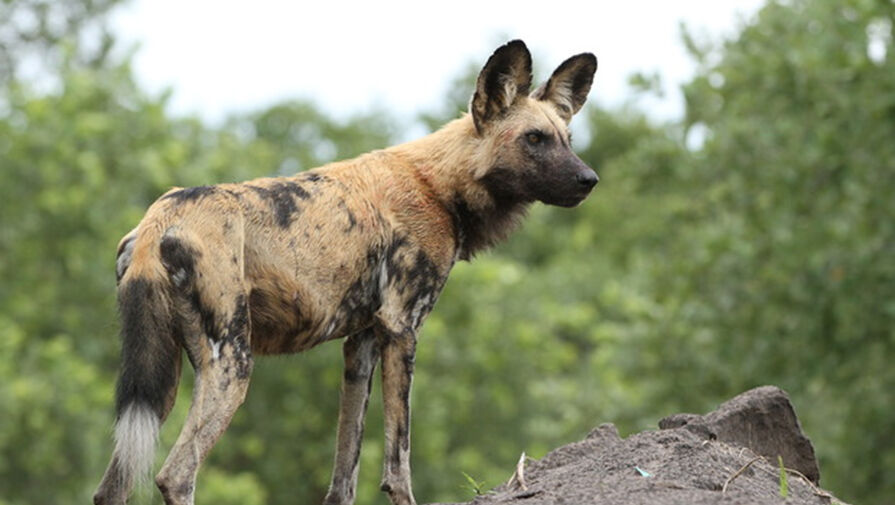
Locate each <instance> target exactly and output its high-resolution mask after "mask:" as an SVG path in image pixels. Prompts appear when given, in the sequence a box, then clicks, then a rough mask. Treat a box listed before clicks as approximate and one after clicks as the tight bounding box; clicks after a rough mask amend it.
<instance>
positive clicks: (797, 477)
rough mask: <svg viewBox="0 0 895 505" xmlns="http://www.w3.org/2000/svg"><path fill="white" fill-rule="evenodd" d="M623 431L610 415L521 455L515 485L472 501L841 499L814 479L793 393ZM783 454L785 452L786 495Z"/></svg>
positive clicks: (819, 504)
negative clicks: (575, 437)
mask: <svg viewBox="0 0 895 505" xmlns="http://www.w3.org/2000/svg"><path fill="white" fill-rule="evenodd" d="M659 426H660V428H661V429H660V430H658V431H645V432H642V433H638V434H636V435H631V436H629V437H628V438H626V439H622V438H620V437H619V435H618V431H617V430H616V429H615V426H613V425H611V424H604V425H602V426H600V427H598V428H596V429H594V430H593V431H592V432H591V433H590V434H588V436H587V438H585V439H584V440H582V441H580V442H575V443H573V444H569V445H566V446H563V447H560V448H558V449H556V450H554V451H552V452H550V453H549V454H547V455H546V456H544V457H543V458H542V459H540V460H537V461H532V462H528V463H524V462H523V463H521V464H520V467H519V468H517V471H516V474H515V475H514V476H513V477H512V478H511V479H510V482H509V483H508V484H505V485H502V486H498V487H497V488H495V489H494V490H492V491H491V492H489V493H488V494H485V495H483V496H479V497H477V498H476V499H475V500H473V501H472V502H469V504H470V505H472V504H475V505H486V504H489V505H490V504H504V503H508V504H509V503H511V504H514V505H515V504H518V505H542V504H543V505H547V504H550V505H553V504H569V505H577V504H607V505H608V504H611V505H627V504H659V505H661V504H694V505H699V504H722V503H723V504H778V503H779V504H787V505H801V504H805V505H808V504H811V505H828V504H831V503H843V502H842V501H841V500H838V499H836V498H834V497H833V496H832V495H831V494H830V493H827V492H826V491H823V490H822V489H820V488H818V487H817V482H818V481H819V480H820V471H819V470H818V466H817V460H816V459H815V457H814V449H813V447H812V446H811V442H810V441H809V440H808V438H807V437H805V435H804V433H803V432H802V429H801V426H800V425H799V421H798V418H797V417H796V414H795V410H794V409H793V407H792V404H791V403H790V401H789V397H788V396H787V395H786V393H785V392H784V391H782V390H780V389H778V388H776V387H770V386H765V387H761V388H756V389H753V390H750V391H747V392H745V393H743V394H741V395H739V396H737V397H735V398H733V399H732V400H730V401H728V402H725V403H724V404H722V405H721V407H720V408H719V409H718V410H716V411H714V412H711V413H709V414H706V415H704V416H700V415H696V414H677V415H674V416H670V417H667V418H665V419H663V420H662V421H660V423H659ZM778 456H780V457H781V458H782V459H783V465H784V467H785V468H786V469H787V470H786V472H785V487H786V497H784V496H783V493H782V490H781V487H782V485H781V481H784V479H781V470H780V466H779V464H778Z"/></svg>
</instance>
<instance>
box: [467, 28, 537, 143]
mask: <svg viewBox="0 0 895 505" xmlns="http://www.w3.org/2000/svg"><path fill="white" fill-rule="evenodd" d="M530 88H531V53H529V52H528V48H527V47H525V43H524V42H522V41H521V40H513V41H510V42H507V43H506V44H504V45H502V46H500V47H498V48H497V50H496V51H494V54H492V55H491V57H490V58H488V63H485V66H484V68H482V71H481V72H480V73H479V78H478V80H477V81H476V83H475V93H474V94H473V95H472V101H471V102H470V103H469V112H470V113H471V114H472V120H473V122H474V123H475V129H476V131H478V132H479V133H482V131H483V130H484V128H485V126H486V125H487V123H488V122H489V121H491V120H493V119H496V118H498V117H500V116H502V115H503V114H504V113H505V112H506V111H507V109H509V108H510V106H511V105H513V103H514V102H515V101H516V98H519V97H524V96H526V95H528V90H529V89H530Z"/></svg>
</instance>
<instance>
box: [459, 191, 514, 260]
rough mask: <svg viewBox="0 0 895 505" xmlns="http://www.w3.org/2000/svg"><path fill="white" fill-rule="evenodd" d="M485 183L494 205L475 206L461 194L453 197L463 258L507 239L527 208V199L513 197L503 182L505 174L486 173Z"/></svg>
mask: <svg viewBox="0 0 895 505" xmlns="http://www.w3.org/2000/svg"><path fill="white" fill-rule="evenodd" d="M483 182H484V183H485V187H486V188H487V189H488V191H489V193H490V195H491V199H492V204H491V205H489V206H487V207H485V208H483V209H473V208H472V207H470V205H469V203H468V202H467V201H466V200H464V199H463V198H462V197H460V196H459V195H457V196H455V197H454V200H453V202H452V205H451V216H452V218H453V221H454V230H455V233H456V242H457V244H458V247H460V259H461V260H464V261H469V260H470V259H472V258H473V257H474V256H475V255H476V253H478V252H479V251H482V250H485V249H487V248H489V247H491V246H493V245H494V244H496V243H498V242H500V241H501V240H503V239H504V238H506V236H507V235H508V234H509V232H510V231H511V230H512V228H513V226H514V225H515V222H516V221H517V220H518V219H519V218H520V217H522V216H523V215H524V214H525V210H526V209H527V208H528V202H527V201H524V200H520V199H517V198H512V197H511V196H510V195H511V194H512V191H511V189H510V188H509V187H507V186H506V185H505V184H503V178H502V177H498V176H496V175H495V176H491V177H490V178H489V176H486V177H485V179H484V180H483Z"/></svg>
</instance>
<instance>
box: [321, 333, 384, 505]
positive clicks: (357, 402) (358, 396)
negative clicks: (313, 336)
mask: <svg viewBox="0 0 895 505" xmlns="http://www.w3.org/2000/svg"><path fill="white" fill-rule="evenodd" d="M342 349H343V352H344V355H345V373H344V376H343V377H342V396H341V403H340V404H339V432H338V438H337V440H338V441H337V443H336V456H335V464H334V465H333V476H332V483H331V484H330V486H329V491H328V492H327V493H326V498H325V499H324V500H323V503H324V504H325V505H347V504H351V503H354V496H355V491H356V490H357V472H358V459H359V457H360V448H361V441H362V439H363V436H364V415H365V414H366V412H367V403H368V402H369V399H370V388H371V387H372V385H373V370H374V369H375V368H376V361H377V360H378V359H379V342H378V341H377V339H376V334H375V332H373V330H372V329H371V330H366V331H363V332H361V333H358V334H356V335H353V336H351V337H349V338H348V340H346V341H345V344H344V346H343V347H342Z"/></svg>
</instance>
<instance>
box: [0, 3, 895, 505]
mask: <svg viewBox="0 0 895 505" xmlns="http://www.w3.org/2000/svg"><path fill="white" fill-rule="evenodd" d="M115 3H116V2H115V1H103V2H96V1H88V0H65V1H61V2H41V1H37V0H33V1H29V2H3V3H0V25H2V26H4V28H6V27H17V29H15V30H12V29H4V30H0V59H2V60H3V61H2V65H4V66H3V67H2V68H3V69H4V70H5V71H0V76H2V79H0V176H2V180H3V181H5V183H4V184H0V220H2V224H0V279H2V283H0V406H2V407H0V503H2V504H3V505H24V504H35V505H36V504H44V503H73V502H79V503H88V502H89V499H90V495H91V493H92V491H93V488H94V486H95V485H96V484H97V482H98V481H99V478H100V476H101V474H102V471H103V468H104V466H105V464H106V462H107V458H108V456H109V452H110V450H111V440H110V438H111V437H110V435H111V424H112V391H113V383H114V378H115V373H116V367H117V353H118V343H117V338H116V337H115V333H116V324H115V320H116V317H115V309H114V284H115V282H114V252H115V245H116V243H117V240H118V239H119V238H120V236H122V235H123V234H124V233H126V232H127V231H128V230H129V229H130V228H132V227H133V226H134V225H135V224H136V223H137V222H138V220H139V218H140V216H141V215H142V213H143V211H144V210H145V208H146V207H147V206H148V205H149V204H150V203H151V202H152V201H153V200H154V199H155V198H156V197H157V196H158V195H159V194H161V193H162V192H163V191H165V190H166V189H167V188H168V187H170V186H172V185H179V186H187V185H197V184H207V183H214V182H223V181H237V180H242V179H247V178H250V177H255V176H262V175H270V174H285V173H292V172H295V171H298V170H302V169H306V168H310V167H313V166H316V165H319V164H322V163H324V162H326V161H329V160H331V159H340V158H346V157H351V156H354V155H356V154H358V153H361V152H364V151H367V150H370V149H373V148H376V147H381V146H385V145H388V144H390V143H393V142H394V141H396V139H398V138H399V137H400V134H401V132H402V131H404V128H405V127H406V125H402V124H400V122H399V121H398V120H397V119H396V118H393V117H390V116H389V115H388V114H386V113H384V112H382V111H379V112H376V113H372V114H366V115H359V116H355V117H352V118H347V119H344V118H343V119H335V118H332V117H330V116H329V115H327V114H326V113H325V112H324V111H321V110H319V109H317V108H316V107H314V105H313V104H312V103H308V102H292V103H283V104H279V105H276V106H273V107H271V108H269V109H267V110H263V111H259V112H257V113H254V114H248V115H244V116H240V117H234V118H232V119H231V120H230V121H229V122H227V123H226V124H225V125H223V126H220V127H209V126H207V125H203V124H202V123H201V122H200V121H199V120H197V119H194V118H176V117H172V116H171V115H170V114H169V113H168V112H167V110H166V100H167V97H166V95H165V94H162V95H160V96H154V95H151V94H147V93H146V92H145V91H143V90H142V89H141V88H140V86H139V85H138V84H137V83H135V82H134V80H133V74H132V72H131V70H130V68H129V64H128V60H127V57H117V58H116V57H113V56H111V55H112V54H114V51H111V48H113V47H114V40H113V39H112V37H111V35H109V31H108V30H107V29H105V26H106V25H105V17H104V16H105V14H106V13H107V12H108V11H109V9H110V8H112V6H114V4H115ZM23 12H24V13H25V14H22V13H23ZM23 19H24V20H25V21H22V20H23ZM42 19H43V20H44V21H43V22H41V20H42ZM49 19H53V20H57V21H58V20H59V19H65V20H67V21H66V22H65V23H61V24H60V23H58V22H55V21H54V22H49V21H47V20H49ZM29 20H31V21H29ZM34 20H36V21H34ZM893 21H895V4H893V3H892V2H889V1H885V0H849V1H847V2H841V1H832V0H811V1H809V0H801V1H799V0H793V1H790V2H785V3H781V2H770V3H769V4H768V5H766V6H765V7H764V8H763V9H762V10H761V11H760V12H759V13H758V14H757V15H756V16H755V17H754V18H752V19H750V20H749V21H748V22H746V23H745V24H744V25H743V26H742V28H741V30H740V33H739V34H737V35H736V36H735V37H733V38H730V39H729V40H726V41H721V42H706V41H704V40H696V38H695V37H693V36H691V35H690V34H687V33H685V37H684V43H685V45H686V47H688V49H689V50H690V51H691V53H692V55H693V58H694V60H695V61H696V62H697V63H698V70H697V73H696V76H695V77H694V78H693V79H692V80H691V81H690V82H689V83H687V84H686V86H685V87H684V94H685V97H686V105H687V110H686V115H685V117H684V118H681V120H679V121H675V122H671V123H668V124H657V123H655V122H653V121H651V120H650V119H648V118H647V117H646V116H645V115H644V114H643V113H641V112H639V111H638V110H637V109H636V108H634V107H622V108H620V109H615V110H606V109H604V108H600V107H598V106H596V105H593V104H592V105H590V106H588V107H587V108H586V109H585V110H584V111H583V112H582V113H581V114H580V115H579V118H578V119H576V123H577V127H576V140H575V142H576V146H578V150H579V153H580V155H581V157H582V158H583V159H584V160H585V161H587V162H588V163H589V164H591V166H593V167H595V168H596V169H597V170H598V172H599V173H600V175H601V177H602V180H603V182H602V183H601V184H600V186H599V187H598V189H597V191H596V193H595V194H594V195H593V196H592V197H591V198H590V199H588V200H587V201H586V202H585V203H584V204H583V205H582V206H580V207H579V208H577V209H573V210H566V209H556V208H547V207H544V206H535V207H534V208H533V209H532V211H531V213H530V216H529V218H528V220H527V221H526V224H525V225H524V227H523V228H522V230H521V231H520V232H518V233H517V234H516V235H515V236H514V237H513V238H512V239H511V240H510V241H509V242H508V243H506V244H504V245H502V246H501V247H499V248H497V249H496V250H495V251H493V252H492V253H489V254H485V255H483V256H482V257H480V258H478V259H477V260H476V261H474V262H473V263H469V264H465V263H464V264H460V265H458V266H457V267H456V269H455V272H454V273H453V275H452V277H451V279H450V280H449V282H448V285H447V287H446V289H445V292H444V294H443V296H442V298H441V300H440V301H439V302H438V305H437V307H436V309H435V312H434V313H433V315H432V316H431V317H430V318H429V321H428V322H427V323H426V325H425V327H424V331H423V335H422V340H421V344H420V346H419V357H418V360H417V363H418V366H417V379H416V382H415V390H414V418H413V428H414V437H413V444H414V450H413V460H414V461H413V464H414V487H415V490H416V493H417V497H418V498H419V499H420V500H421V501H434V500H460V499H468V498H471V492H470V491H469V490H468V489H464V487H465V486H467V484H468V482H467V479H466V478H465V477H464V473H465V474H468V475H473V476H475V477H476V479H482V480H484V482H485V486H486V487H490V486H492V485H495V484H498V483H500V482H502V481H505V480H506V479H507V478H508V477H509V475H510V474H511V473H512V471H513V469H514V466H515V462H516V460H517V459H518V457H519V454H520V453H521V452H522V451H525V452H526V453H528V454H530V455H532V456H535V457H540V456H542V455H543V454H544V453H545V452H546V451H548V450H549V449H550V448H551V447H554V446H556V445H558V444H561V443H564V442H569V441H572V440H575V439H578V438H580V437H582V436H583V435H584V434H585V433H586V432H587V431H588V430H589V429H590V428H592V427H593V426H596V425H597V424H599V423H602V422H614V423H616V424H617V425H619V427H620V428H621V430H622V432H632V431H637V430H641V429H645V428H650V427H653V426H654V425H655V422H656V420H657V419H658V418H660V417H662V416H664V415H667V414H670V413H673V412H678V411H695V412H702V411H706V410H708V409H711V408H713V407H714V406H715V405H716V404H717V403H718V402H720V401H722V400H724V399H726V398H729V397H730V396H732V395H734V394H737V393H739V392H741V391H743V390H744V389H747V388H749V387H752V386H757V385H761V384H769V383H770V384H776V385H779V386H781V387H783V388H785V389H786V390H787V391H789V393H790V395H791V396H792V398H793V400H794V402H795V405H796V408H797V410H798V413H799V415H800V417H801V420H802V424H803V427H804V428H805V430H806V431H807V433H808V434H809V436H811V438H812V440H813V441H814V443H815V446H816V448H817V451H818V455H819V456H820V460H821V461H820V462H821V469H822V475H823V481H822V484H824V486H825V487H827V488H829V489H831V490H833V491H834V492H836V493H837V494H839V495H840V496H841V497H842V498H844V499H847V500H849V501H855V502H861V503H867V504H883V503H887V500H889V499H890V498H891V496H893V495H895V474H893V473H892V472H891V471H890V469H891V468H892V467H893V466H895V424H893V423H892V413H893V412H895V396H893V394H892V391H893V390H895V367H893V366H892V365H891V362H890V360H892V359H893V358H895V261H893V258H895V224H893V219H892V217H893V216H895V198H893V196H892V195H895V91H893V90H895V68H893V67H895V58H893V56H895V52H893V43H892V35H893V33H892V29H893ZM23 23H24V24H23ZM85 34H92V35H91V37H92V38H91V37H87V36H86V35H85ZM97 34H99V37H98V38H97ZM103 34H105V35H103ZM89 40H94V42H93V43H92V45H91V44H89V43H88V42H89ZM96 40H101V41H103V42H102V43H100V44H97V43H96V42H95V41H96ZM45 56H49V57H45ZM29 58H39V59H40V61H42V62H44V63H45V64H46V69H45V70H44V72H45V73H46V75H45V76H44V77H47V78H49V79H51V80H54V81H56V82H58V86H54V87H51V89H43V88H39V87H36V85H35V81H34V80H33V79H29V78H27V76H25V77H23V76H22V75H21V73H20V72H18V71H17V70H16V69H18V68H19V67H20V63H21V62H22V61H24V60H26V59H29ZM471 75H474V74H471ZM598 78H599V76H598ZM632 82H633V83H634V84H635V85H637V86H638V87H639V88H640V89H641V90H650V89H653V90H654V89H657V87H658V86H659V84H658V80H657V79H656V78H654V77H650V76H640V77H639V78H635V79H634V80H633V81H632ZM469 86H470V81H469V76H466V75H464V76H461V77H460V78H458V81H457V84H456V86H455V87H454V89H453V90H452V91H451V93H450V96H448V97H447V98H446V100H445V104H444V105H443V106H442V107H440V108H439V109H438V110H439V111H440V112H432V113H428V114H424V115H423V116H422V117H421V121H422V122H423V123H424V124H425V125H427V126H428V127H430V128H431V127H435V126H436V125H438V124H440V123H441V122H443V120H445V119H449V118H451V117H454V116H455V115H456V114H457V112H458V111H459V110H462V109H464V108H465V102H466V100H467V98H468V96H469V93H468V90H469V89H470V88H469ZM255 370H256V371H255V374H254V378H253V383H252V386H251V389H250V393H249V397H248V400H247V402H246V404H245V405H244V406H243V408H242V409H241V410H240V411H239V413H238V414H237V416H236V418H235V419H234V422H233V425H232V427H231V429H230V430H229V431H228V432H227V434H226V435H225V436H224V438H223V439H222V441H221V443H220V444H218V446H217V447H216V448H215V450H214V451H213V452H212V455H211V458H210V460H209V463H208V464H207V465H206V467H205V469H204V470H203V473H202V475H201V477H200V481H199V488H198V497H197V501H198V502H199V503H221V504H229V503H233V504H236V503H241V504H261V503H270V504H279V503H296V502H298V503H314V502H319V501H320V500H321V498H322V496H323V494H324V492H325V490H326V485H327V483H328V479H329V473H330V468H331V458H332V451H333V446H334V439H335V421H336V417H337V404H338V389H339V387H338V384H339V380H340V375H341V352H340V349H339V346H338V345H337V344H331V345H326V346H323V347H321V348H318V349H315V350H313V351H311V352H308V353H305V354H302V355H297V356H290V357H281V358H265V359H263V360H261V361H260V362H259V364H258V366H256V369H255ZM190 382H191V381H190V377H189V376H187V377H186V380H185V381H184V384H183V385H182V387H181V394H180V401H179V402H178V404H177V406H176V407H175V411H174V413H173V414H172V416H171V417H170V420H169V421H168V422H167V423H166V425H165V427H164V430H163V434H162V439H163V440H162V450H161V451H160V456H159V458H160V459H161V458H162V457H163V456H164V453H165V450H166V449H167V448H168V447H170V445H171V443H172V442H173V440H174V438H175V437H176V434H177V431H178V430H179V428H180V423H181V422H182V420H183V417H184V415H185V412H186V407H187V403H188V402H187V401H185V400H186V399H187V398H188V388H189V387H190V384H189V383H190ZM377 393H378V384H377V385H376V386H375V387H374V401H373V404H372V407H371V409H370V414H369V417H368V429H367V436H366V442H365V445H364V448H363V452H362V455H361V458H362V462H361V476H360V489H359V500H358V501H359V502H360V503H386V500H385V498H384V496H383V495H382V493H380V492H379V491H378V482H379V466H380V464H381V451H382V445H383V444H382V435H381V431H382V416H381V405H380V403H379V401H378V397H376V396H375V395H376V394H377ZM155 496H157V495H155V494H153V492H144V493H142V494H141V495H139V496H138V498H137V499H136V500H135V502H136V503H150V502H152V503H154V502H157V500H158V498H157V497H155Z"/></svg>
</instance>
